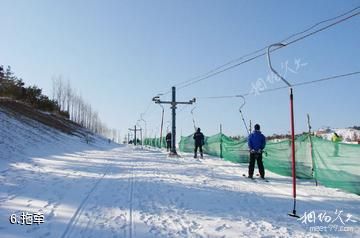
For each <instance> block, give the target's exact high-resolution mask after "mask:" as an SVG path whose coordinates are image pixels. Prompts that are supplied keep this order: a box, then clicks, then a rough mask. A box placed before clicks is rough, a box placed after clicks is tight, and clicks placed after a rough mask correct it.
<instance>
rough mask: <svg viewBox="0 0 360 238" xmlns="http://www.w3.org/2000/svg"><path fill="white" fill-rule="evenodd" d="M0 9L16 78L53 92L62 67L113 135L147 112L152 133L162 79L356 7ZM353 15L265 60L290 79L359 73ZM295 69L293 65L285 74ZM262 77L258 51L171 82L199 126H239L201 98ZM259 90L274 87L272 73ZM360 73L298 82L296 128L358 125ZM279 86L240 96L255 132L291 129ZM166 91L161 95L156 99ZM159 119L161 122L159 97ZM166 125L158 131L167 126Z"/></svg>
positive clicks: (18, 4) (183, 112)
mask: <svg viewBox="0 0 360 238" xmlns="http://www.w3.org/2000/svg"><path fill="white" fill-rule="evenodd" d="M0 4H1V8H2V9H3V11H2V14H1V15H0V22H1V23H2V24H1V25H2V27H1V37H0V52H1V54H0V57H1V58H0V64H2V65H10V66H11V67H12V69H13V71H15V73H16V75H17V76H19V77H22V78H23V79H24V81H25V82H26V84H28V85H31V84H36V85H38V86H39V87H41V88H43V90H44V92H45V93H46V94H48V95H51V85H52V81H51V78H52V77H53V76H59V75H61V76H62V77H63V78H64V79H65V80H70V82H71V84H72V86H73V87H74V88H76V89H78V90H79V91H81V94H82V96H83V98H84V99H85V100H86V101H88V102H89V103H90V104H91V105H92V106H93V108H95V109H96V110H97V111H98V112H99V114H100V117H101V119H102V121H104V122H105V123H106V124H107V125H108V126H109V127H111V128H116V129H119V130H120V132H121V134H122V136H124V135H125V133H127V129H128V128H129V127H132V126H133V125H134V124H135V123H136V121H137V120H138V119H139V118H140V114H141V113H143V112H145V111H146V114H145V115H144V119H145V120H146V121H147V129H148V132H147V133H148V134H151V135H155V133H156V134H157V135H158V134H159V126H160V119H161V118H160V116H161V108H160V107H159V106H158V105H155V104H154V103H152V102H151V98H152V97H153V96H155V95H157V94H158V93H162V92H166V91H168V90H170V89H171V86H173V85H175V84H178V83H180V82H182V81H185V80H188V79H190V78H193V77H195V76H197V75H199V74H203V73H205V72H207V71H209V70H211V69H213V68H215V67H217V66H219V65H222V64H224V63H226V62H228V61H230V60H232V59H235V58H237V57H240V56H242V55H244V54H246V53H249V52H252V51H254V50H256V49H259V48H262V47H264V46H266V45H268V44H271V43H276V42H278V41H280V40H281V39H284V38H286V37H287V36H289V35H291V34H293V33H296V32H299V31H302V30H304V29H306V28H307V27H309V26H311V25H312V24H314V23H316V22H319V21H322V20H324V19H327V18H331V17H334V16H337V15H339V14H341V13H343V12H346V11H348V10H350V9H352V8H355V7H357V6H360V1H350V0H349V1H340V0H338V1H310V0H306V1H265V0H264V1H241V0H238V1H230V0H226V1H220V0H216V1H215V0H208V1H204V0H194V1H190V0H185V1H175V0H172V1H165V0H149V1H120V0H118V1H110V0H106V1H100V0H98V1H95V0H93V1H85V0H83V1H80V0H75V1H68V0H66V1H45V0H44V1H40V0H38V1H35V0H34V1H25V0H23V1H16V0H11V1H4V0H0ZM359 42H360V16H359V15H358V16H357V17H354V18H352V19H351V20H349V21H346V22H344V23H341V24H339V25H337V26H335V27H332V28H330V29H328V30H326V31H324V32H322V33H319V34H316V35H314V36H312V37H309V38H307V39H305V40H303V41H300V42H298V43H295V44H293V45H291V46H288V47H285V48H283V49H281V50H279V51H277V52H276V53H273V54H272V59H273V64H274V67H276V68H277V69H278V71H279V72H282V73H284V72H285V71H284V70H285V68H286V67H285V65H287V66H288V67H287V69H288V71H287V74H286V78H287V80H288V81H290V82H292V83H298V82H304V81H308V80H314V79H319V78H322V77H327V76H331V75H337V74H343V73H348V72H353V71H359V70H360V63H359V62H360V58H359V57H360V47H359ZM295 69H297V70H296V73H294V71H295ZM268 74H269V69H268V66H267V60H266V58H265V57H261V58H259V59H257V60H254V61H252V62H250V63H247V64H244V65H242V66H239V67H237V68H235V69H233V70H230V71H227V72H225V73H222V74H219V75H217V76H215V77H213V78H210V79H208V80H204V81H202V82H199V83H197V84H194V85H191V86H190V87H187V88H183V89H181V90H178V91H177V98H178V99H179V100H181V101H187V100H190V99H191V98H193V97H197V99H198V100H197V101H198V102H197V104H196V108H195V109H194V111H193V112H194V113H193V114H194V117H195V118H194V119H195V121H196V124H197V126H200V127H201V128H202V130H203V131H204V133H205V134H207V135H212V134H215V133H217V132H218V129H219V124H220V123H222V125H223V131H224V133H225V134H228V135H238V134H241V135H244V134H245V133H246V132H245V130H244V127H243V124H242V121H241V118H240V114H239V112H238V108H239V106H240V104H241V100H240V99H237V98H232V99H218V100H214V99H207V97H209V96H221V95H234V94H241V93H248V92H249V91H250V90H251V88H252V85H253V84H256V82H258V80H259V79H260V78H262V79H266V77H267V75H268ZM266 82H267V85H266V87H267V88H274V87H279V86H283V85H284V84H283V83H282V82H274V83H270V82H268V81H266ZM359 89H360V80H359V75H357V76H352V77H349V78H348V79H347V80H334V81H328V82H324V83H319V84H313V85H308V86H302V87H296V88H295V89H294V98H295V127H296V132H302V131H304V130H306V128H307V125H306V114H307V113H309V114H310V116H311V118H312V125H313V128H315V129H316V128H320V127H323V126H330V127H347V126H353V125H359V124H360V121H359V118H360V110H359V109H358V108H359V107H358V101H359V100H358V98H357V97H358V96H359ZM288 97H289V96H288V91H287V90H286V89H284V90H280V91H276V92H271V93H260V95H256V96H255V95H253V96H249V97H247V98H246V105H245V106H244V107H243V113H244V117H245V119H246V121H249V120H250V119H251V120H252V122H253V123H260V124H261V126H262V130H263V132H264V133H265V134H267V135H269V134H273V133H286V132H288V131H289V126H290V123H289V99H288ZM162 99H163V100H169V99H170V95H169V94H168V95H165V96H163V97H162ZM165 108H166V111H165V127H166V125H167V121H168V120H170V110H169V106H165ZM179 108H180V109H179V110H178V118H177V121H178V124H177V128H178V130H177V133H178V135H180V134H182V135H188V134H190V133H192V132H193V123H192V119H193V118H192V115H191V113H190V111H191V110H192V108H193V106H187V107H184V108H183V106H179ZM165 129H166V128H165Z"/></svg>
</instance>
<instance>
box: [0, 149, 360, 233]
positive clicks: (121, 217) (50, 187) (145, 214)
mask: <svg viewBox="0 0 360 238" xmlns="http://www.w3.org/2000/svg"><path fill="white" fill-rule="evenodd" d="M73 145H74V144H73ZM74 147H76V146H74ZM43 149H44V148H41V151H46V150H45V149H44V150H43ZM73 149H74V148H73ZM56 152H57V153H56ZM40 154H41V153H38V154H37V155H36V156H32V157H31V158H29V159H26V160H25V159H23V160H19V161H13V162H11V163H8V164H7V166H8V168H6V169H4V170H2V171H1V173H0V180H1V184H2V186H1V188H0V213H1V221H0V236H1V237H322V236H324V237H327V236H334V237H359V235H360V230H359V222H360V217H359V214H360V206H359V205H360V200H359V196H357V195H353V194H348V193H344V192H340V191H337V190H335V189H329V188H325V187H322V186H318V187H316V186H314V182H312V181H299V185H298V204H297V212H298V214H299V215H301V216H302V215H304V213H305V212H306V213H307V214H309V216H306V220H304V219H302V220H297V219H295V218H292V217H289V216H287V213H288V212H289V211H291V209H292V204H293V203H292V202H293V200H292V197H291V194H292V190H291V179H290V178H286V177H281V176H278V175H275V174H272V173H269V172H268V174H267V177H268V178H269V180H270V182H269V183H267V182H264V181H260V179H256V180H255V181H256V182H255V181H251V180H249V179H247V178H245V177H243V176H242V174H243V173H245V172H246V166H244V165H238V164H232V163H230V162H225V161H221V160H218V159H216V158H209V157H206V158H205V160H203V161H197V160H194V159H193V158H191V157H190V156H188V155H184V156H183V157H182V158H168V157H167V156H166V154H165V153H164V152H161V151H154V150H146V149H144V150H142V149H137V148H133V147H130V146H117V147H114V145H109V146H108V147H107V148H106V147H105V146H103V148H102V149H92V150H91V149H88V148H85V149H84V150H82V149H81V147H80V148H79V150H72V151H69V150H66V151H63V150H61V149H59V150H58V151H55V149H54V150H52V153H49V151H46V153H43V155H40ZM2 163H3V162H2ZM3 168H4V166H3ZM341 211H342V212H341ZM324 212H326V217H330V218H331V221H330V222H325V220H323V221H322V222H321V221H320V217H318V216H321V214H324ZM22 213H25V214H26V213H29V214H30V215H31V214H37V213H40V214H41V213H42V214H44V223H40V224H32V225H21V224H11V223H10V222H9V217H10V216H11V215H12V214H15V215H16V216H15V217H16V220H17V221H20V223H22V221H21V215H22ZM339 213H340V218H337V215H338V214H339ZM311 214H315V222H314V223H310V222H311V221H312V220H311V219H312V217H311ZM349 216H351V217H350V219H349V221H346V220H347V219H348V218H349ZM313 219H314V218H313ZM324 219H325V217H324ZM327 219H329V218H327ZM336 219H337V220H336ZM305 221H306V222H307V224H304V222H305ZM331 222H332V223H331ZM342 223H344V224H342ZM335 225H337V226H338V229H341V227H342V228H343V230H347V231H334V229H335ZM320 226H322V227H327V228H322V229H327V231H323V232H310V229H320V228H319V227H320ZM314 227H315V228H314ZM331 227H333V230H332V231H330V230H329V229H330V228H331Z"/></svg>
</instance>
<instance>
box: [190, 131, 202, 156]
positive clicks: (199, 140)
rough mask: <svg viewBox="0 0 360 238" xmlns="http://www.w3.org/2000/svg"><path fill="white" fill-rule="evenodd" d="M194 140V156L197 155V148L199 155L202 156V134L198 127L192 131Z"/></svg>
mask: <svg viewBox="0 0 360 238" xmlns="http://www.w3.org/2000/svg"><path fill="white" fill-rule="evenodd" d="M193 138H194V140H195V149H194V158H196V157H197V150H198V148H199V150H200V156H201V158H203V150H202V146H203V145H204V134H203V133H201V132H200V128H198V129H197V131H196V132H195V133H194V137H193Z"/></svg>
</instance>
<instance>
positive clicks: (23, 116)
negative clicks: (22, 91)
mask: <svg viewBox="0 0 360 238" xmlns="http://www.w3.org/2000/svg"><path fill="white" fill-rule="evenodd" d="M0 108H3V109H5V112H6V113H7V114H9V116H13V117H15V118H16V119H18V120H21V121H23V122H25V123H29V120H28V119H31V120H34V121H37V122H39V123H42V124H44V125H46V126H49V127H51V128H54V129H56V130H59V131H61V132H64V133H67V134H70V135H78V136H85V132H84V131H83V130H82V129H83V128H82V127H81V126H80V125H78V124H76V123H74V122H72V121H70V120H68V119H66V118H63V117H61V116H57V115H54V114H48V113H44V112H41V111H39V110H37V109H35V108H33V107H31V106H29V105H28V104H25V103H23V102H20V101H15V100H12V99H8V98H0Z"/></svg>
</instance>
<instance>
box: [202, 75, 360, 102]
mask: <svg viewBox="0 0 360 238" xmlns="http://www.w3.org/2000/svg"><path fill="white" fill-rule="evenodd" d="M357 74H360V71H354V72H351V73H346V74H340V75H334V76H329V77H325V78H321V79H316V80H311V81H306V82H301V83H294V84H292V87H297V86H303V85H309V84H315V83H320V82H324V81H329V80H333V79H350V78H346V77H349V76H353V75H357ZM285 88H288V86H281V87H277V88H270V89H266V90H262V91H260V92H259V93H260V94H261V93H267V92H273V91H277V90H281V89H285ZM250 95H252V93H245V94H237V95H224V96H208V97H199V98H200V99H226V98H238V97H247V96H250Z"/></svg>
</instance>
